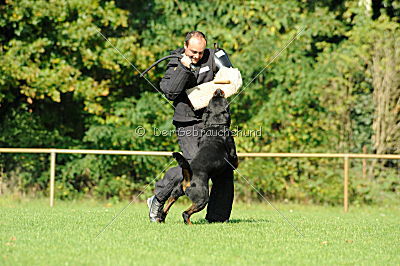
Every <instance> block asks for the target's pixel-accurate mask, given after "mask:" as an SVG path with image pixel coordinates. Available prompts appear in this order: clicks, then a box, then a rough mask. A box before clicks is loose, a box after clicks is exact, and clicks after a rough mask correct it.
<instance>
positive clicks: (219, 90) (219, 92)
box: [214, 89, 225, 97]
mask: <svg viewBox="0 0 400 266" xmlns="http://www.w3.org/2000/svg"><path fill="white" fill-rule="evenodd" d="M214 96H216V97H225V92H224V91H223V90H221V89H216V90H215V92H214Z"/></svg>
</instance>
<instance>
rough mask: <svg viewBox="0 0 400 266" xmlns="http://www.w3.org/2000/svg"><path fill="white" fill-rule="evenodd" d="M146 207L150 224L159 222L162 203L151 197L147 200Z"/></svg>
mask: <svg viewBox="0 0 400 266" xmlns="http://www.w3.org/2000/svg"><path fill="white" fill-rule="evenodd" d="M147 206H148V207H149V218H150V222H158V223H159V222H161V219H162V214H163V208H164V203H162V202H160V201H158V199H157V198H156V197H155V196H153V197H151V198H148V199H147ZM164 219H165V218H164Z"/></svg>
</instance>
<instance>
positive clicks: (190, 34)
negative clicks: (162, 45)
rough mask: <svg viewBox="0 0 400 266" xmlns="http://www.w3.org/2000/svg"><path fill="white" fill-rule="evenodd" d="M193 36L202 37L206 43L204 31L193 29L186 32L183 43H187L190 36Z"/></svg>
mask: <svg viewBox="0 0 400 266" xmlns="http://www.w3.org/2000/svg"><path fill="white" fill-rule="evenodd" d="M193 37H196V38H203V39H204V40H206V43H207V38H206V35H205V34H204V33H202V32H201V31H198V30H194V31H191V32H188V33H187V34H186V38H185V44H186V45H189V40H190V39H191V38H193Z"/></svg>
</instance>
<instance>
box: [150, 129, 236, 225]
mask: <svg viewBox="0 0 400 266" xmlns="http://www.w3.org/2000/svg"><path fill="white" fill-rule="evenodd" d="M174 125H175V127H176V134H177V136H178V143H179V146H180V148H181V150H182V153H183V156H184V157H185V158H186V160H188V161H189V162H190V161H191V160H192V159H193V158H194V157H195V155H196V153H197V152H198V150H199V142H200V138H201V131H202V129H203V124H202V122H185V123H183V122H177V121H174ZM182 180H183V176H182V168H180V167H179V166H176V167H172V168H170V169H168V170H167V172H166V173H165V175H164V177H163V179H161V180H158V181H157V182H156V185H155V190H154V194H155V196H156V197H157V199H158V200H159V201H161V202H165V201H167V200H168V198H169V197H170V196H171V193H172V190H173V188H174V187H175V186H176V185H178V184H179V183H180V182H181V181H182ZM211 180H212V182H213V185H212V188H211V192H210V199H209V202H208V206H207V215H206V219H207V220H208V221H210V222H224V221H226V220H228V219H229V217H230V215H231V211H232V203H233V197H234V186H233V169H229V170H227V171H225V172H224V174H223V175H221V176H214V177H211Z"/></svg>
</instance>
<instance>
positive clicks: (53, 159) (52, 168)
mask: <svg viewBox="0 0 400 266" xmlns="http://www.w3.org/2000/svg"><path fill="white" fill-rule="evenodd" d="M55 175H56V152H55V151H52V152H51V153H50V207H53V206H54V179H55Z"/></svg>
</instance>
